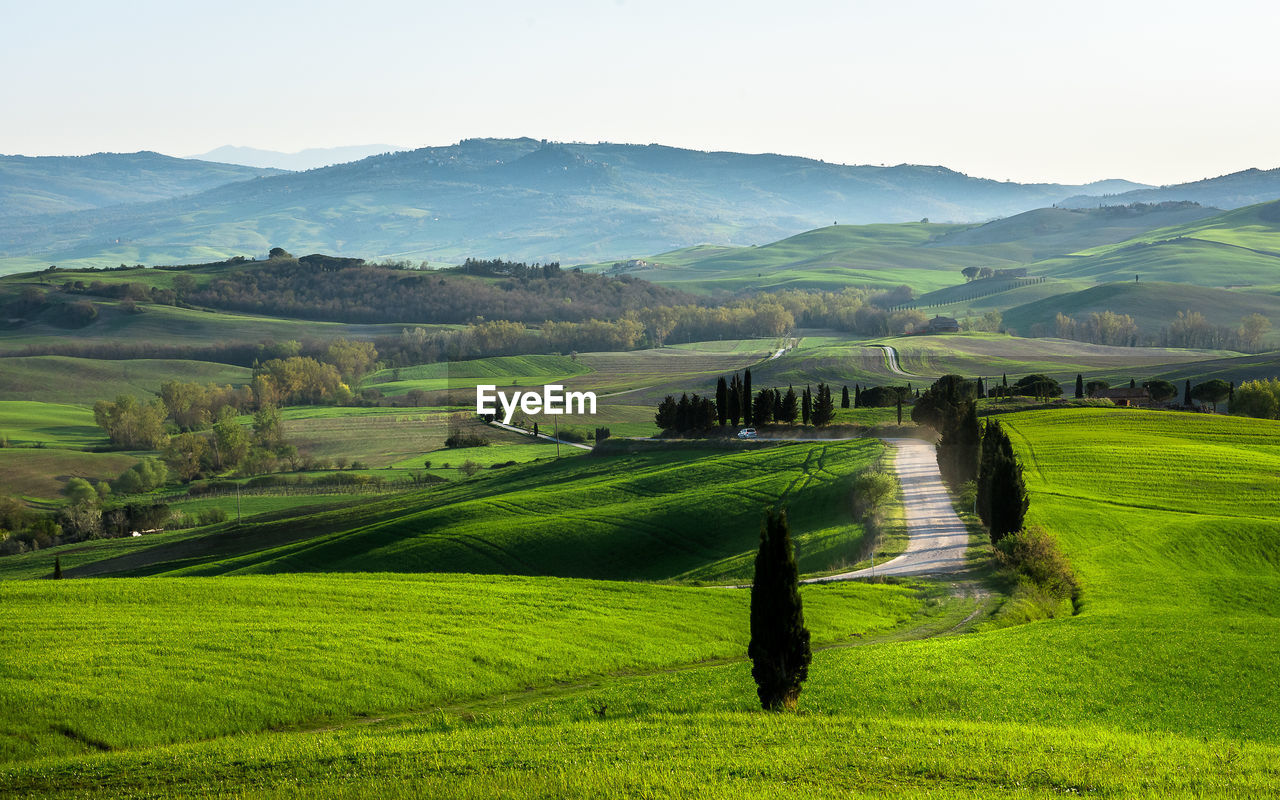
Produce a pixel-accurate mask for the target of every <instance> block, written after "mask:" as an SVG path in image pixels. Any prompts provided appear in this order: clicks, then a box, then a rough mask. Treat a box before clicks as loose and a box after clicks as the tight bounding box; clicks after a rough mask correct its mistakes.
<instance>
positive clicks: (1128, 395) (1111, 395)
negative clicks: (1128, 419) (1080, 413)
mask: <svg viewBox="0 0 1280 800" xmlns="http://www.w3.org/2000/svg"><path fill="white" fill-rule="evenodd" d="M1092 397H1094V398H1095V399H1098V400H1110V401H1111V402H1113V403H1115V404H1116V405H1118V406H1132V407H1134V408H1146V407H1148V406H1150V405H1151V392H1148V391H1147V390H1146V388H1145V387H1142V386H1139V387H1137V388H1130V387H1128V386H1119V387H1116V388H1115V389H1102V390H1100V391H1097V392H1094V393H1093V395H1092Z"/></svg>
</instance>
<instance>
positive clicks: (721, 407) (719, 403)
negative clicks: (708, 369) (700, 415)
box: [716, 375, 729, 426]
mask: <svg viewBox="0 0 1280 800" xmlns="http://www.w3.org/2000/svg"><path fill="white" fill-rule="evenodd" d="M716 416H717V417H718V418H719V420H720V425H721V426H723V425H724V424H725V423H726V422H728V421H729V384H728V383H726V382H725V379H724V376H723V375H721V376H720V377H719V378H718V379H717V380H716Z"/></svg>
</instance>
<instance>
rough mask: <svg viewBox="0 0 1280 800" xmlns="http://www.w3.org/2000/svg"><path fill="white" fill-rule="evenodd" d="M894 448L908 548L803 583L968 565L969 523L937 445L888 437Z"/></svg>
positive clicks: (922, 572)
mask: <svg viewBox="0 0 1280 800" xmlns="http://www.w3.org/2000/svg"><path fill="white" fill-rule="evenodd" d="M884 441H885V442H886V443H887V444H889V445H890V446H892V447H893V448H894V451H895V452H894V459H893V467H894V471H895V472H897V474H898V482H899V483H900V484H902V504H903V510H904V511H905V513H906V521H907V534H908V536H909V537H910V538H909V540H908V542H907V549H906V551H905V552H904V553H903V554H902V555H900V556H898V557H897V558H893V559H890V560H889V561H886V562H885V563H883V564H877V565H876V566H875V567H872V568H868V569H859V570H854V571H852V572H842V573H840V574H839V575H827V576H826V577H822V578H808V579H806V580H803V581H801V583H829V582H832V581H849V580H857V579H859V578H872V577H877V576H886V575H932V574H937V573H947V572H961V571H963V570H964V569H965V567H966V566H967V565H968V562H967V561H966V559H965V553H966V552H967V551H968V549H969V529H968V528H966V527H965V524H964V523H963V522H961V521H960V517H958V516H957V515H956V512H955V509H953V508H952V506H951V496H950V495H949V494H948V493H947V487H946V486H944V485H943V484H942V476H941V474H940V473H939V472H938V459H937V455H936V450H935V448H934V446H933V445H931V444H929V443H928V442H922V441H919V440H916V439H885V440H884Z"/></svg>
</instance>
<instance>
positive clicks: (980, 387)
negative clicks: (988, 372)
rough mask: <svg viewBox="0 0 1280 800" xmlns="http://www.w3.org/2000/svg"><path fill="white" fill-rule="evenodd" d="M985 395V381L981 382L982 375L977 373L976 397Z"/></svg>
mask: <svg viewBox="0 0 1280 800" xmlns="http://www.w3.org/2000/svg"><path fill="white" fill-rule="evenodd" d="M986 396H987V386H986V384H985V383H983V382H982V376H981V375H979V376H978V397H986Z"/></svg>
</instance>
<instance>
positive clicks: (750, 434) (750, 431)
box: [738, 428, 756, 439]
mask: <svg viewBox="0 0 1280 800" xmlns="http://www.w3.org/2000/svg"><path fill="white" fill-rule="evenodd" d="M738 438H739V439H754V438H756V429H755V428H743V429H742V430H740V431H738Z"/></svg>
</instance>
